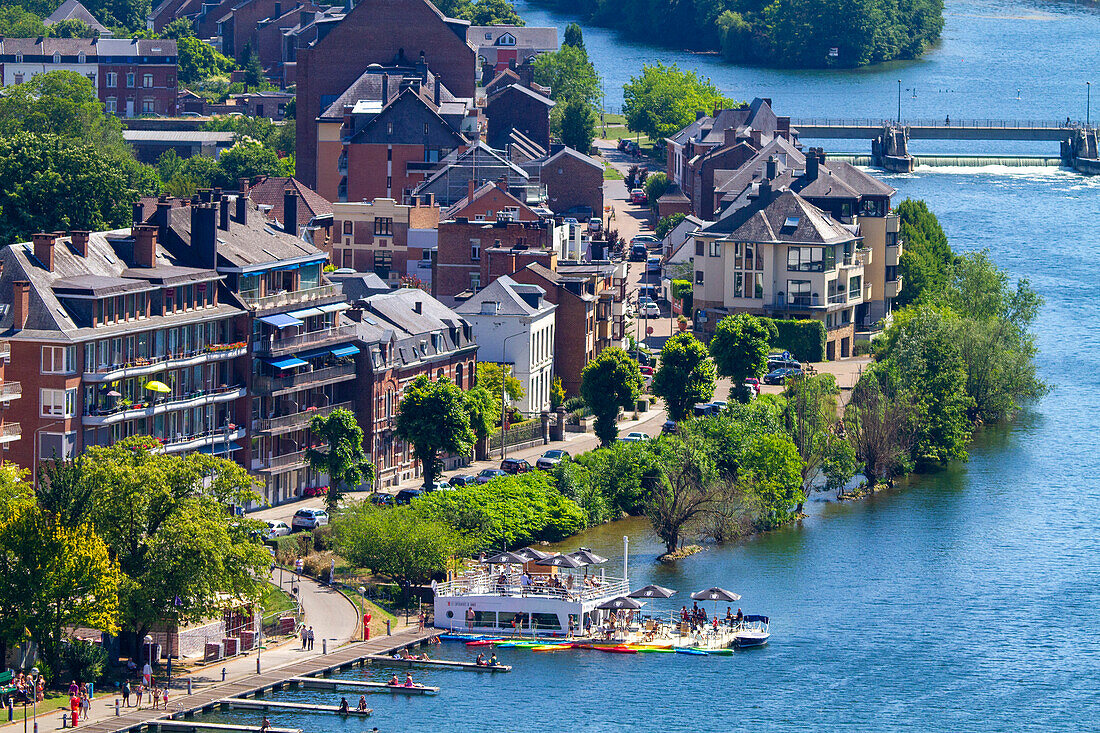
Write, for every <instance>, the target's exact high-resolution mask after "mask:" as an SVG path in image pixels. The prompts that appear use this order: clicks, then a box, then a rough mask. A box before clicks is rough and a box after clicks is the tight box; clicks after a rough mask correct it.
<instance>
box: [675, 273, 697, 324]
mask: <svg viewBox="0 0 1100 733" xmlns="http://www.w3.org/2000/svg"><path fill="white" fill-rule="evenodd" d="M672 297H673V298H676V299H678V300H680V301H681V305H682V311H683V315H685V316H690V315H691V309H692V306H693V305H694V303H693V299H694V291H693V290H692V284H691V281H690V280H673V281H672Z"/></svg>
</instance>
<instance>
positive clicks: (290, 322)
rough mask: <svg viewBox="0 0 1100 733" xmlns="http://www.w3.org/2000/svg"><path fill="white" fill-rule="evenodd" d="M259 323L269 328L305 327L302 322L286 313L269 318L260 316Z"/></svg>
mask: <svg viewBox="0 0 1100 733" xmlns="http://www.w3.org/2000/svg"><path fill="white" fill-rule="evenodd" d="M257 320H259V321H260V322H261V323H266V324H267V325H269V326H274V327H275V328H287V327H288V326H302V325H305V324H304V323H302V321H299V320H298V319H297V318H295V317H294V316H290V315H287V314H286V313H276V314H275V315H271V316H261V317H260V318H259V319H257Z"/></svg>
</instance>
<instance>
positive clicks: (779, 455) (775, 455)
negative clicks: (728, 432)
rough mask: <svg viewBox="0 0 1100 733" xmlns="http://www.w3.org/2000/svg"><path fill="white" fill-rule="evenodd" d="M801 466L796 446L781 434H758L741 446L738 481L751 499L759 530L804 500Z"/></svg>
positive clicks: (785, 517) (775, 523) (783, 519)
mask: <svg viewBox="0 0 1100 733" xmlns="http://www.w3.org/2000/svg"><path fill="white" fill-rule="evenodd" d="M801 468H802V460H801V459H800V458H799V456H798V448H797V447H795V445H794V443H792V442H791V441H790V439H789V438H787V437H786V436H784V435H758V436H755V437H753V438H751V439H750V440H749V441H748V442H747V444H746V445H745V449H744V453H743V454H742V455H741V460H740V465H739V467H738V480H739V483H740V484H741V485H742V486H743V487H744V488H745V491H746V492H747V493H748V494H750V495H751V496H752V497H753V498H754V499H755V503H756V510H757V517H758V519H757V524H758V525H759V526H760V527H761V528H762V529H773V528H775V527H778V526H779V525H781V524H783V523H784V522H786V521H787V520H788V519H790V518H791V512H792V510H794V509H796V507H799V506H801V505H802V502H803V501H805V500H806V495H805V494H804V493H803V492H802V471H801Z"/></svg>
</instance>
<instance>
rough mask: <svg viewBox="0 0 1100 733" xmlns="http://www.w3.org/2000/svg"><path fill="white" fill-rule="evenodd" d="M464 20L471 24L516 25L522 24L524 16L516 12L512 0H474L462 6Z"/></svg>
mask: <svg viewBox="0 0 1100 733" xmlns="http://www.w3.org/2000/svg"><path fill="white" fill-rule="evenodd" d="M459 17H461V18H462V19H463V20H468V21H470V25H515V26H522V25H523V24H524V22H523V18H521V17H520V16H519V13H517V12H516V7H515V6H514V5H512V3H511V2H510V0H474V1H473V2H466V3H465V4H464V6H463V8H462V11H461V15H460V16H459Z"/></svg>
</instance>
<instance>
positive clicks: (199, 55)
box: [176, 36, 233, 83]
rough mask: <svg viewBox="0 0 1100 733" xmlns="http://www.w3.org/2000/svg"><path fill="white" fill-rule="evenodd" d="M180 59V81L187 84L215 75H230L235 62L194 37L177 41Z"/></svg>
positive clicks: (185, 37)
mask: <svg viewBox="0 0 1100 733" xmlns="http://www.w3.org/2000/svg"><path fill="white" fill-rule="evenodd" d="M176 48H177V51H176V53H177V57H178V59H179V68H180V81H182V82H185V83H191V82H197V81H202V80H203V79H206V78H208V77H211V76H214V75H215V74H224V73H228V72H229V70H230V69H232V68H233V61H232V60H231V59H228V58H226V57H225V56H222V55H221V54H220V53H218V52H217V51H215V50H214V47H213V46H211V45H210V44H208V43H205V42H203V41H200V40H199V39H198V38H195V37H193V36H184V37H181V38H180V39H179V40H178V41H176Z"/></svg>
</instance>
